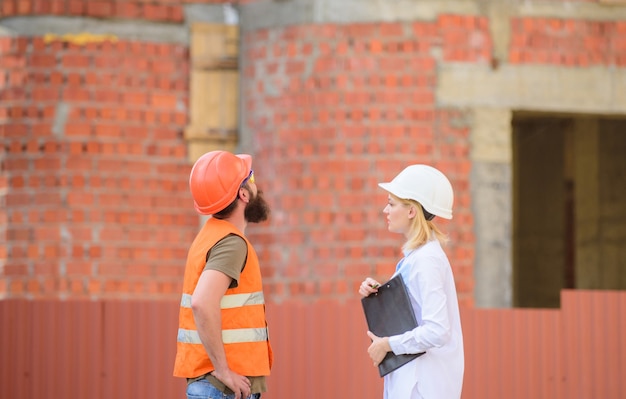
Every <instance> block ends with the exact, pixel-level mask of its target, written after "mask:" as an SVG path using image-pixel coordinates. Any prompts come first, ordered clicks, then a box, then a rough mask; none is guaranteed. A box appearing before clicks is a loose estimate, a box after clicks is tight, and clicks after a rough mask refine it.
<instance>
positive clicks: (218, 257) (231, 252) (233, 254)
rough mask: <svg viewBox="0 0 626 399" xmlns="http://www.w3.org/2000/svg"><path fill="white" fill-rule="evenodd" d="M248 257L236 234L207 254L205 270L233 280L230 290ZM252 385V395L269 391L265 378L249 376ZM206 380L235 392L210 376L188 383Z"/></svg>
mask: <svg viewBox="0 0 626 399" xmlns="http://www.w3.org/2000/svg"><path fill="white" fill-rule="evenodd" d="M247 257H248V246H247V245H246V242H245V241H244V240H243V238H241V237H239V236H238V235H235V234H230V235H228V236H226V237H224V238H222V239H221V240H220V241H219V242H218V243H217V244H215V245H214V246H213V248H211V250H210V251H209V253H208V254H207V262H206V265H205V266H204V270H218V271H220V272H222V273H224V274H225V275H227V276H228V277H230V278H232V282H231V283H230V288H235V287H237V286H238V285H239V275H240V274H241V272H242V271H243V268H244V266H245V264H246V259H247ZM247 377H248V379H249V380H250V383H251V385H252V386H251V393H262V392H265V391H267V385H266V382H265V376H259V377H251V376H247ZM202 378H206V379H207V380H208V381H209V382H210V383H211V384H212V385H213V386H215V387H216V388H218V389H219V390H220V391H222V392H224V393H225V394H232V393H233V392H232V391H231V390H230V388H228V387H227V386H226V385H224V384H223V383H222V382H221V381H220V380H218V379H217V378H215V377H213V376H212V375H210V374H205V375H201V376H199V377H196V378H189V379H188V380H187V383H192V382H194V381H197V380H200V379H202Z"/></svg>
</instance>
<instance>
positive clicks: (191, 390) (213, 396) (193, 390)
mask: <svg viewBox="0 0 626 399" xmlns="http://www.w3.org/2000/svg"><path fill="white" fill-rule="evenodd" d="M234 397H235V394H234V393H233V394H230V395H227V394H225V393H224V392H222V391H220V390H219V389H217V388H215V387H214V386H213V385H211V383H209V381H207V380H205V379H202V380H198V381H194V382H192V383H191V384H189V385H187V399H233V398H234ZM260 398H261V394H260V393H253V394H252V395H250V396H248V397H247V398H245V399H260Z"/></svg>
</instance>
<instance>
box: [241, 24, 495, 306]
mask: <svg viewBox="0 0 626 399" xmlns="http://www.w3.org/2000/svg"><path fill="white" fill-rule="evenodd" d="M244 40H245V43H246V46H245V47H246V50H245V51H246V52H245V55H244V57H245V60H246V62H245V64H244V70H243V74H244V80H243V85H244V97H245V98H246V100H247V102H246V107H247V110H248V114H247V115H248V116H247V120H246V121H245V123H246V124H247V126H248V128H249V130H250V131H251V132H253V135H254V145H255V153H256V154H257V155H258V156H257V162H258V163H259V164H260V166H258V172H257V181H258V184H259V185H261V186H262V187H264V188H265V189H266V192H267V195H268V197H269V198H270V199H271V201H272V203H273V204H274V207H275V215H274V218H273V219H272V222H271V224H270V229H258V230H255V231H256V232H257V234H256V236H255V238H256V239H257V241H261V242H262V244H261V245H260V246H259V247H260V249H261V252H262V260H263V262H264V264H265V265H267V266H269V270H270V271H269V273H268V275H269V278H268V280H269V282H271V284H270V289H271V293H272V295H273V297H274V298H275V299H278V300H281V299H285V298H286V297H288V296H293V295H299V296H303V297H306V298H316V297H318V296H324V297H334V298H338V299H348V298H353V297H354V293H355V292H356V287H357V286H358V284H359V283H360V281H362V279H363V277H364V276H366V275H375V276H377V277H378V278H380V279H384V278H387V277H389V276H390V275H391V273H392V272H393V270H394V268H395V264H396V262H397V260H398V256H399V248H400V246H401V245H402V243H403V238H402V237H401V236H397V235H393V234H390V233H388V232H387V230H386V224H385V220H384V216H383V214H382V209H383V207H384V206H385V204H386V194H385V192H383V191H382V190H381V189H379V188H378V187H377V183H378V182H381V181H387V180H389V179H391V178H393V177H394V176H395V175H396V174H397V173H398V172H399V171H400V170H402V169H403V168H404V167H405V166H407V165H409V164H411V163H428V164H433V165H434V166H436V167H439V168H441V169H442V170H443V171H445V173H446V174H447V175H448V176H449V177H450V179H451V180H452V184H453V186H454V187H455V190H456V196H457V197H456V202H455V217H454V220H453V221H452V222H451V223H445V222H444V223H442V225H443V228H444V230H446V231H447V232H448V233H449V234H450V238H451V243H450V245H449V246H448V248H447V251H448V254H449V256H450V258H451V261H452V264H453V269H454V272H455V275H456V279H457V285H458V290H459V293H460V297H461V299H462V301H463V302H464V303H471V302H472V299H471V295H472V289H473V276H472V261H473V249H472V248H473V243H474V234H473V231H472V229H473V225H472V217H471V210H470V205H471V204H470V198H469V192H468V189H469V183H468V182H469V171H470V166H471V165H470V161H469V159H468V156H469V141H468V133H469V131H468V124H467V121H466V118H467V117H468V116H467V115H466V114H465V112H464V111H463V110H456V109H439V108H437V106H436V104H435V93H434V90H435V85H436V79H437V75H436V66H437V60H436V59H435V58H434V57H433V55H432V53H433V50H435V47H439V48H441V50H442V56H443V58H444V60H446V61H455V62H460V61H462V62H488V60H489V57H490V39H489V36H488V33H487V21H486V20H485V19H484V18H476V17H462V16H441V17H440V18H439V19H438V20H437V21H435V22H432V23H429V22H424V23H406V24H403V23H389V24H355V25H342V26H338V25H315V26H299V27H289V28H284V29H279V30H273V31H267V30H263V31H258V32H254V33H251V34H249V35H248V36H246V37H245V38H244ZM473 43H478V44H479V45H474V44H473Z"/></svg>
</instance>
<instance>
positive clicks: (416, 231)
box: [389, 193, 448, 250]
mask: <svg viewBox="0 0 626 399" xmlns="http://www.w3.org/2000/svg"><path fill="white" fill-rule="evenodd" d="M389 195H391V196H392V197H394V198H395V199H396V200H398V201H399V202H400V203H402V204H404V205H406V206H412V207H414V208H415V211H416V212H415V217H414V218H413V219H412V220H411V225H410V227H409V238H408V239H407V241H406V242H405V243H404V245H403V246H402V249H403V250H412V249H415V248H418V247H421V246H422V245H424V244H426V243H427V242H428V241H429V240H430V239H431V237H432V235H433V234H434V235H435V238H436V239H437V240H438V241H439V242H440V243H441V244H442V245H443V244H445V243H446V242H448V236H447V235H446V234H445V233H443V232H442V231H441V230H439V227H437V225H436V224H435V223H434V222H433V221H432V220H426V217H425V216H424V211H423V209H422V205H421V204H420V203H419V202H417V201H415V200H412V199H402V198H398V197H396V196H395V195H393V194H391V193H389Z"/></svg>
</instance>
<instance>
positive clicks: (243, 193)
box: [239, 187, 250, 204]
mask: <svg viewBox="0 0 626 399" xmlns="http://www.w3.org/2000/svg"><path fill="white" fill-rule="evenodd" d="M239 199H241V200H242V201H243V202H245V203H246V204H247V203H248V202H250V191H248V190H247V189H246V188H245V187H240V188H239Z"/></svg>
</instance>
